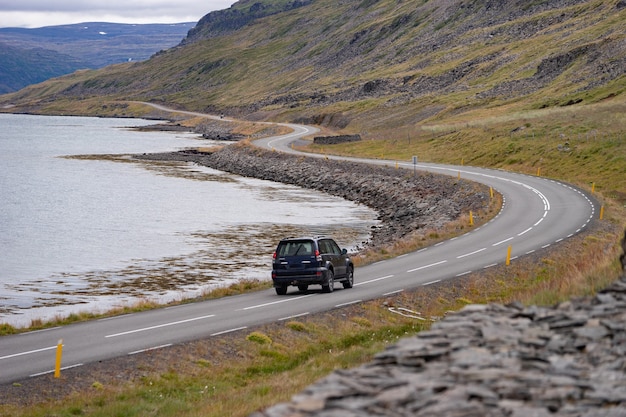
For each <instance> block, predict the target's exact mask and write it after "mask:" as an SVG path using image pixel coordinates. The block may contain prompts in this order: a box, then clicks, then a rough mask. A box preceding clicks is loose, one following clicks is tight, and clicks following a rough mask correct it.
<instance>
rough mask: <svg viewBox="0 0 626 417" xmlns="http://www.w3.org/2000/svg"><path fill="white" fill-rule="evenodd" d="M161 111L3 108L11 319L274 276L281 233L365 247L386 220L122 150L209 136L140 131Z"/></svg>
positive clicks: (3, 318) (24, 320) (0, 164)
mask: <svg viewBox="0 0 626 417" xmlns="http://www.w3.org/2000/svg"><path fill="white" fill-rule="evenodd" d="M153 123H154V122H151V121H145V120H135V119H133V120H129V119H98V118H82V117H51V116H27V115H5V114H0V191H1V195H2V198H1V199H0V228H1V230H0V231H1V233H0V323H3V322H4V323H10V324H13V325H16V326H23V325H28V324H29V323H30V320H31V319H35V318H36V319H39V318H41V319H44V320H46V319H49V318H52V317H55V316H64V315H67V314H69V313H71V312H76V311H93V310H97V311H104V310H106V309H109V308H111V307H115V306H120V305H124V304H129V303H131V304H132V303H135V302H137V301H138V300H141V299H150V300H154V299H156V300H158V301H162V302H166V301H171V300H173V299H182V298H186V297H190V296H194V295H197V294H199V293H202V292H203V291H206V290H207V289H209V288H212V287H214V286H215V285H224V284H227V283H230V282H232V280H237V279H241V278H257V279H269V268H270V258H271V256H270V255H271V253H272V251H273V248H274V246H275V244H276V241H277V239H279V238H280V237H282V236H284V235H291V234H297V233H326V234H332V235H333V236H335V237H336V238H337V240H338V241H339V243H340V244H341V245H342V246H345V247H348V248H354V247H355V246H357V245H358V244H360V243H361V242H362V241H364V240H366V239H367V237H368V233H369V230H370V228H371V226H372V225H374V224H375V223H376V220H375V213H374V212H372V211H371V210H369V209H367V208H365V207H363V206H358V205H355V204H353V203H349V202H346V201H343V200H341V199H338V198H334V197H330V196H327V195H324V194H320V193H314V192H311V191H308V190H302V189H299V188H296V187H291V186H286V185H282V184H276V183H270V182H266V181H260V180H254V179H244V178H241V177H237V176H233V175H230V174H226V173H222V172H219V171H215V170H211V169H207V168H204V167H197V166H194V165H190V164H164V163H160V164H156V163H146V162H135V161H130V160H128V159H127V158H124V157H120V156H119V155H120V154H128V153H141V152H159V151H167V150H175V149H181V148H185V147H192V146H206V141H202V140H200V139H198V138H197V137H196V136H194V135H187V134H183V135H181V134H173V133H163V132H152V133H146V132H136V131H133V130H130V129H128V127H129V126H140V125H148V124H153ZM69 155H98V156H90V158H88V159H79V158H66V157H64V156H69ZM111 155H116V156H111Z"/></svg>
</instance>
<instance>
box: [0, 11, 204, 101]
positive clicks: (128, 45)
mask: <svg viewBox="0 0 626 417" xmlns="http://www.w3.org/2000/svg"><path fill="white" fill-rule="evenodd" d="M194 25H195V23H176V24H148V25H145V24H144V25H128V24H117V23H100V22H98V23H80V24H74V25H62V26H48V27H42V28H36V29H25V28H0V93H7V92H11V91H17V90H19V89H21V88H24V87H25V86H27V85H30V84H34V83H39V82H42V81H44V80H47V79H49V78H52V77H58V76H60V75H64V74H69V73H71V72H74V71H76V70H78V69H85V68H100V67H104V66H107V65H111V64H117V63H120V62H128V61H143V60H146V59H148V58H150V56H152V55H153V54H154V53H156V52H158V51H160V50H163V49H167V48H171V47H172V46H175V45H177V44H178V43H180V41H181V39H183V38H184V37H185V36H186V34H187V32H188V31H189V30H190V29H191V28H193V27H194Z"/></svg>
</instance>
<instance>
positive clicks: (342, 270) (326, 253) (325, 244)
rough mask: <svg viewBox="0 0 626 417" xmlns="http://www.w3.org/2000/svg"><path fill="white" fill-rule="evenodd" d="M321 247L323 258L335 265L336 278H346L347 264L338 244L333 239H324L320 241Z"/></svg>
mask: <svg viewBox="0 0 626 417" xmlns="http://www.w3.org/2000/svg"><path fill="white" fill-rule="evenodd" d="M319 247H320V252H321V254H322V257H324V258H326V259H328V260H329V262H330V263H332V264H333V268H334V270H335V276H336V277H344V276H345V275H346V262H345V259H344V257H343V255H342V253H341V249H339V246H338V245H337V243H335V241H334V240H332V239H322V240H320V241H319Z"/></svg>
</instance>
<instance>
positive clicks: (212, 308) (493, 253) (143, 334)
mask: <svg viewBox="0 0 626 417" xmlns="http://www.w3.org/2000/svg"><path fill="white" fill-rule="evenodd" d="M155 107H157V106H155ZM159 108H160V109H162V110H170V109H167V108H165V107H162V106H159ZM177 112H181V113H182V111H177ZM184 113H190V114H196V115H201V114H199V113H192V112H184ZM202 116H206V115H202ZM284 126H289V127H291V128H292V129H293V132H292V133H289V134H287V135H282V136H277V137H271V138H265V139H260V140H257V141H255V144H256V145H257V146H261V147H265V148H268V149H276V150H279V151H283V152H296V151H295V150H293V149H291V147H290V143H291V142H293V141H294V140H297V139H298V138H300V137H302V136H307V135H310V134H312V133H315V131H316V129H315V128H313V127H309V126H300V125H291V124H284ZM313 156H315V155H313ZM325 157H326V156H325ZM328 158H335V157H330V156H328ZM336 159H339V158H336ZM341 159H350V160H352V161H357V162H364V163H372V164H387V165H391V164H394V163H395V161H381V160H376V161H373V160H365V159H359V158H341ZM400 166H401V167H403V168H408V169H413V164H412V163H404V164H400ZM416 168H417V169H420V170H426V171H431V172H436V173H441V174H447V175H454V176H457V175H459V173H460V175H461V176H462V177H463V178H466V179H470V180H474V181H477V182H481V183H484V184H486V185H488V186H491V187H493V188H494V189H495V190H497V191H498V192H500V193H501V194H502V196H503V200H504V204H503V207H502V210H501V211H500V213H499V214H498V215H497V216H496V217H495V218H494V219H493V220H491V221H490V222H489V223H487V224H485V225H483V226H482V227H477V228H475V229H472V230H471V231H470V232H468V233H466V234H464V235H462V236H459V237H457V238H454V239H451V240H448V241H445V242H442V243H439V244H437V245H435V246H431V247H428V248H425V249H422V250H420V251H417V252H414V253H410V254H407V255H403V256H400V257H397V258H394V259H390V260H387V261H383V262H378V263H375V264H372V265H369V266H365V267H361V268H358V269H357V270H356V272H355V286H354V288H352V289H349V290H340V289H339V286H338V287H337V291H334V292H333V293H330V294H322V293H321V292H317V291H309V292H307V293H300V292H298V291H297V290H295V289H293V288H291V289H290V292H289V293H288V294H287V296H282V297H281V296H277V295H276V294H275V292H274V290H273V289H271V290H266V291H259V292H254V293H250V294H244V295H239V296H233V297H224V298H221V299H216V300H209V301H205V302H198V303H192V304H184V305H180V306H175V307H168V308H162V309H157V310H152V311H146V312H141V313H134V314H128V315H124V316H118V317H113V318H105V319H100V320H94V321H89V322H84V323H78V324H74V325H68V326H62V327H56V328H51V329H47V330H42V331H35V332H29V333H24V334H19V335H12V336H4V337H1V338H0V384H7V383H12V382H15V381H19V380H22V379H26V378H29V377H34V376H38V375H44V374H49V373H53V372H54V368H55V358H56V352H57V349H58V345H59V343H60V342H61V344H62V346H63V356H62V358H63V360H62V368H61V370H63V369H67V368H74V367H80V366H82V365H83V364H87V363H90V362H96V361H101V360H106V359H110V358H114V357H118V356H123V355H135V354H138V353H141V352H146V351H149V350H154V349H161V348H165V347H167V346H170V345H172V344H176V343H180V342H184V341H190V340H197V339H202V338H211V337H214V336H217V335H221V334H225V333H229V332H237V331H242V330H245V329H247V328H251V327H253V326H255V325H259V324H263V323H268V322H275V321H278V322H280V321H285V320H290V319H293V318H296V317H302V316H306V315H308V314H313V313H316V312H320V311H325V310H329V309H333V308H338V307H341V306H346V305H350V304H354V303H359V302H362V301H364V300H368V299H373V298H378V297H384V296H388V295H391V294H395V293H399V292H402V291H404V290H406V289H409V288H415V287H418V286H427V285H432V284H434V283H437V282H440V281H444V280H448V279H454V278H455V277H459V276H463V275H465V274H469V273H472V272H478V271H481V270H485V269H488V268H491V267H494V266H496V265H501V264H503V263H505V261H506V257H507V252H508V248H509V246H510V248H511V260H512V261H513V262H514V261H515V259H516V258H518V257H520V256H524V255H528V254H531V253H533V252H535V251H539V250H541V249H543V248H547V247H549V246H551V245H554V244H556V243H558V242H560V241H562V240H564V239H567V238H569V237H571V236H573V235H575V234H576V233H578V232H580V231H582V230H583V229H584V228H586V227H587V226H588V225H589V224H590V222H592V221H593V220H594V218H595V217H596V216H597V215H596V213H597V212H598V210H597V204H596V203H595V201H594V200H593V199H591V198H590V197H589V196H588V195H586V194H585V193H584V192H582V191H580V190H578V189H576V188H574V187H571V186H569V185H567V184H564V183H561V182H557V181H553V180H550V179H546V178H541V177H534V176H527V175H522V174H515V173H511V172H505V171H499V170H491V169H483V168H474V167H467V166H447V165H436V164H423V163H420V164H417V166H416ZM269 262H270V260H269V259H268V263H269Z"/></svg>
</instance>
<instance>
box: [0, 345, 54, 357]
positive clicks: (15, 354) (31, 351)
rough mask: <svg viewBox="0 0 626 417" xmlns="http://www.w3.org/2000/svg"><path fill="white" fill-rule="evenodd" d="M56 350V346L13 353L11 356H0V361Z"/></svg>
mask: <svg viewBox="0 0 626 417" xmlns="http://www.w3.org/2000/svg"><path fill="white" fill-rule="evenodd" d="M56 348H57V345H55V346H50V347H47V348H41V349H35V350H29V351H26V352H20V353H14V354H12V355H6V356H0V360H2V359H11V358H15V357H18V356H24V355H30V354H31V353H39V352H45V351H46V350H52V349H56Z"/></svg>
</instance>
